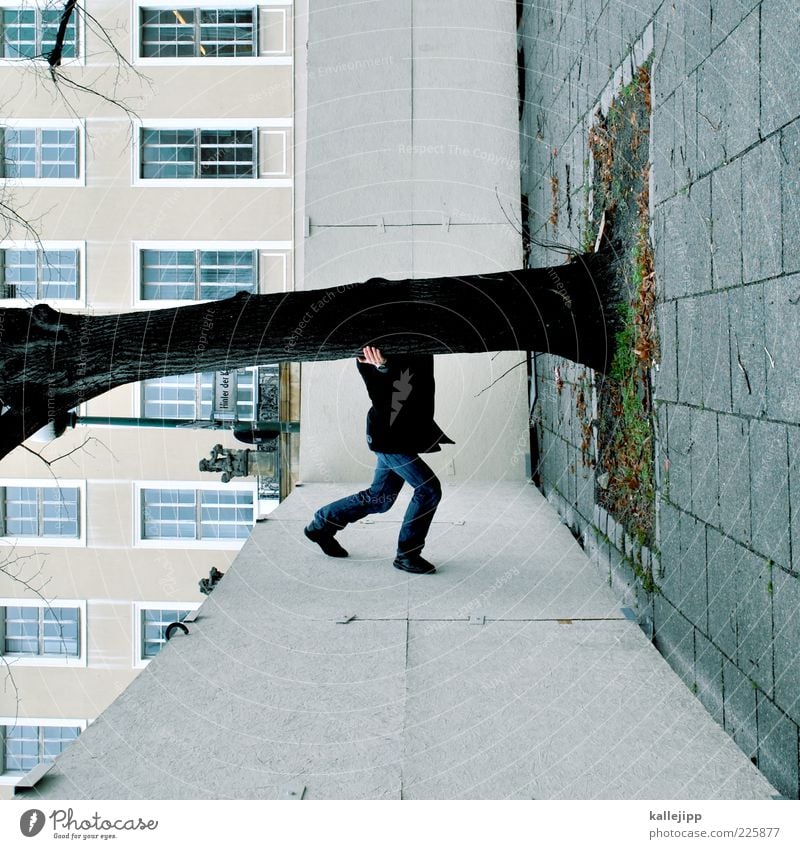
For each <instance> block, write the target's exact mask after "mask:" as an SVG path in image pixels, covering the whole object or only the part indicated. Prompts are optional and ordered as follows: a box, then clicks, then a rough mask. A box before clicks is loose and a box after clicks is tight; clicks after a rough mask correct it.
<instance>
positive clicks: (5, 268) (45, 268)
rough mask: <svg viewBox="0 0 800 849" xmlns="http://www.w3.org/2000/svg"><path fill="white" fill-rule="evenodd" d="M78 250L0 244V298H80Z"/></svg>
mask: <svg viewBox="0 0 800 849" xmlns="http://www.w3.org/2000/svg"><path fill="white" fill-rule="evenodd" d="M80 264H81V251H80V250H79V249H78V248H65V249H56V248H52V249H51V248H48V247H35V246H34V247H31V246H7V247H4V246H3V245H2V244H0V298H8V299H15V300H23V301H43V300H51V301H77V300H79V299H80V297H81V285H80V278H81V270H80Z"/></svg>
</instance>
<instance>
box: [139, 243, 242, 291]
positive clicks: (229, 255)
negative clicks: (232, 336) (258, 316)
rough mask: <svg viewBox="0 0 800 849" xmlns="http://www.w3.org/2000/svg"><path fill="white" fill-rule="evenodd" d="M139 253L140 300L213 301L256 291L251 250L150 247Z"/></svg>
mask: <svg viewBox="0 0 800 849" xmlns="http://www.w3.org/2000/svg"><path fill="white" fill-rule="evenodd" d="M139 256H140V262H141V267H140V279H141V287H142V298H143V299H144V300H148V301H150V300H156V301H158V300H166V301H187V300H188V301H203V300H211V301H216V300H218V299H220V298H229V297H230V296H231V295H235V294H236V293H237V292H257V291H258V254H257V252H256V251H253V250H153V249H145V250H142V251H141V252H140V254H139Z"/></svg>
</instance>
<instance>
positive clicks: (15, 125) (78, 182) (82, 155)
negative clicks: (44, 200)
mask: <svg viewBox="0 0 800 849" xmlns="http://www.w3.org/2000/svg"><path fill="white" fill-rule="evenodd" d="M4 127H10V128H11V129H14V130H31V129H33V130H36V129H41V130H77V148H78V149H77V156H76V160H77V168H78V176H77V177H0V186H32V187H34V186H35V187H37V188H38V187H44V186H50V187H53V188H55V187H58V186H60V187H64V188H66V187H70V186H85V185H86V121H85V120H84V119H83V118H4V117H0V130H2V129H3V128H4Z"/></svg>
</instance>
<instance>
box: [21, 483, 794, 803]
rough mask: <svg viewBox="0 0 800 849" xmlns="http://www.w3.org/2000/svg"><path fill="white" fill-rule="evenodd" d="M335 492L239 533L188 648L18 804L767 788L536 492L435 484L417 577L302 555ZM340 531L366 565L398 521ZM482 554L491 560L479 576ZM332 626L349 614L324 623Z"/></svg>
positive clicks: (762, 794)
mask: <svg viewBox="0 0 800 849" xmlns="http://www.w3.org/2000/svg"><path fill="white" fill-rule="evenodd" d="M334 489H335V487H333V486H331V485H325V484H321V485H314V486H308V487H305V486H304V487H301V488H300V489H298V490H296V491H295V493H293V494H292V495H291V496H290V497H289V499H287V501H285V502H284V503H283V504H282V505H280V506H279V507H278V508H277V510H276V511H274V513H272V514H271V518H270V519H269V520H268V521H266V522H264V523H261V524H259V525H257V526H256V528H255V530H254V532H253V534H252V537H251V539H250V540H248V542H247V544H246V545H245V547H244V549H243V550H242V552H241V553H240V555H239V556H238V557H237V559H236V561H235V563H234V564H233V566H232V567H231V568H230V569H229V571H228V573H227V574H226V575H225V577H224V578H223V579H222V581H221V582H220V583H219V585H218V586H217V588H216V589H215V590H214V592H213V594H212V595H211V596H209V598H208V599H207V601H206V602H205V604H204V605H203V607H202V608H201V610H200V615H199V618H198V619H197V621H196V622H194V623H191V624H190V625H189V630H190V633H189V635H188V636H184V635H178V636H176V637H175V638H173V640H172V641H171V642H170V643H169V644H168V645H167V646H165V648H164V649H163V650H162V652H161V653H160V654H159V655H158V656H157V657H156V658H155V659H154V660H153V661H152V662H151V664H150V665H149V666H148V668H147V669H146V670H145V671H144V673H143V674H142V675H140V676H139V677H138V678H137V679H136V680H135V681H134V682H133V684H132V685H131V686H130V687H129V688H128V689H127V690H126V691H125V692H124V693H123V694H122V696H121V697H120V698H119V699H117V701H115V702H114V703H113V704H112V705H111V706H110V707H109V708H108V710H106V711H105V712H104V713H103V715H102V716H101V717H100V718H99V719H98V720H97V721H96V722H95V723H94V724H93V725H92V726H90V727H89V728H88V729H87V730H86V731H85V732H84V733H83V734H82V735H81V737H80V738H79V740H78V741H77V743H76V744H75V745H73V746H72V747H70V748H69V749H68V750H67V751H66V752H65V753H64V754H63V755H62V756H61V757H60V758H59V760H58V762H57V764H56V766H55V768H54V769H53V770H52V771H51V773H50V774H49V776H48V777H46V778H45V779H44V780H43V781H42V782H41V783H40V784H39V785H38V786H37V788H36V789H35V790H34V791H32V792H33V794H34V795H35V796H40V797H42V798H62V799H63V798H93V799H100V798H119V799H126V798H171V799H184V798H259V799H278V798H285V797H286V792H287V788H288V787H289V786H290V785H298V784H300V785H303V786H305V787H306V788H307V789H306V796H305V798H308V799H313V798H327V799H339V798H354V799H356V798H371V799H377V798H454V797H458V798H531V797H535V798H587V799H588V798H767V797H769V795H771V794H772V793H773V792H774V791H773V789H772V788H771V787H770V785H769V784H768V783H767V781H766V780H765V779H764V778H763V776H761V775H760V774H759V773H758V771H757V770H756V769H755V767H753V766H752V765H751V764H750V762H749V761H748V760H747V758H745V757H744V756H743V755H742V754H741V752H739V751H738V750H737V749H736V747H735V745H734V743H733V741H732V740H731V739H730V738H729V737H727V736H726V735H725V734H724V733H723V731H722V730H721V729H720V728H719V726H717V725H716V724H715V723H714V721H713V720H712V719H711V717H709V716H708V714H706V713H705V711H704V709H703V708H702V706H701V705H700V703H699V702H698V701H697V700H696V699H694V697H693V696H692V695H691V694H690V692H689V691H688V690H687V689H686V687H685V686H684V685H683V683H682V682H681V681H680V679H679V678H678V676H677V675H676V674H675V673H674V672H672V671H671V669H670V668H669V666H668V665H667V663H666V662H665V660H664V659H663V658H662V657H661V655H660V654H659V653H658V651H657V650H656V649H655V648H654V647H653V646H652V645H651V644H650V643H649V642H648V641H647V639H646V637H645V636H644V634H643V633H642V631H640V630H639V628H638V627H636V625H635V624H634V623H631V622H630V621H628V620H626V619H624V618H623V617H622V616H621V614H620V612H619V610H618V609H615V608H614V602H613V599H612V598H611V595H610V592H609V590H608V588H607V587H606V585H605V582H604V579H603V577H602V576H601V575H600V574H599V573H597V572H596V571H595V570H594V569H593V568H592V567H590V566H589V563H588V560H587V558H586V557H585V555H584V554H583V552H581V551H580V549H579V548H578V547H577V544H576V543H575V541H574V540H573V539H572V537H571V535H570V534H569V532H568V531H567V530H566V528H564V527H563V526H562V525H561V524H560V523H559V521H558V518H557V515H556V514H555V512H554V511H553V510H552V508H551V507H550V506H549V505H548V504H547V503H546V501H545V500H544V498H543V497H542V496H541V495H540V494H539V493H538V491H537V490H535V489H534V488H533V487H531V486H529V485H527V484H524V483H518V484H511V483H504V484H498V485H492V484H481V483H474V484H463V485H460V486H458V487H452V488H451V491H450V492H448V493H447V497H446V498H445V500H444V501H443V503H442V519H443V521H442V522H441V523H440V524H439V525H438V526H434V533H433V539H432V542H431V549H432V552H431V553H434V552H437V551H438V552H439V553H440V554H442V558H441V559H442V562H443V565H442V571H441V572H440V573H438V574H436V575H428V576H411V575H405V574H401V573H399V572H397V571H396V570H393V569H392V568H391V560H390V557H383V558H380V559H371V560H370V559H367V558H358V557H355V558H352V560H351V559H347V560H334V559H332V558H326V557H325V556H324V555H322V554H321V553H320V552H319V551H318V550H316V547H314V548H311V547H310V545H307V544H306V543H307V541H306V540H305V539H304V538H303V537H302V535H301V531H302V522H301V521H300V520H298V518H297V517H298V515H300V514H302V515H303V516H304V517H305V514H306V511H307V509H308V504H309V503H311V502H313V503H322V502H323V501H324V500H325V498H327V496H328V495H330V494H331V493H332V491H333V490H334ZM461 521H463V522H464V524H458V522H461ZM349 530H352V531H353V533H352V534H351V538H352V539H354V540H355V539H356V537H357V536H358V535H359V534H360V535H363V537H364V541H365V542H366V541H367V538H368V542H369V547H370V548H372V547H374V546H375V544H376V543H380V542H385V543H387V544H388V542H390V541H391V540H393V538H394V534H395V531H396V524H394V523H389V522H383V521H381V522H375V523H374V524H372V525H367V524H364V525H362V526H361V527H357V528H356V527H354V528H352V529H349ZM358 545H360V542H359V541H356V543H355V544H354V545H353V548H354V549H355V548H357V547H358ZM448 546H449V548H448ZM484 547H485V549H487V550H488V549H493V550H494V552H495V560H493V561H488V559H487V560H485V561H483V562H480V563H479V562H478V561H479V560H480V558H476V551H477V552H480V551H482V550H484ZM448 551H449V559H448V554H447V552H448ZM426 552H427V549H426ZM558 552H561V554H560V555H559V554H558ZM504 575H510V576H511V578H509V579H508V580H504V579H503V576H504ZM512 578H513V580H512ZM470 598H471V599H479V602H480V605H479V606H480V609H479V610H478V609H475V610H473V609H466V608H465V606H464V605H465V599H470ZM521 611H524V612H525V614H526V616H527V617H528V618H527V619H526V620H522V619H521V618H519V614H520V612H521ZM345 613H351V614H352V613H355V614H356V618H355V619H354V620H352V621H350V622H349V623H347V624H338V623H337V622H336V618H337V617H338V616H340V615H341V614H345ZM432 613H435V614H436V616H437V617H438V618H437V619H435V620H434V619H432V618H430V617H431V614H432ZM487 613H488V614H490V615H489V616H488V617H487V621H485V622H484V623H483V624H471V623H470V622H469V621H466V618H467V617H468V616H469V615H474V614H487ZM587 613H589V614H591V615H593V616H595V617H600V618H599V619H595V620H594V621H585V620H582V619H581V617H582V616H586V615H587ZM556 614H557V616H556ZM554 617H555V619H554ZM556 620H562V621H556ZM785 731H786V729H784V732H785ZM784 736H785V734H784Z"/></svg>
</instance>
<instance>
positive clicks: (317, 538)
mask: <svg viewBox="0 0 800 849" xmlns="http://www.w3.org/2000/svg"><path fill="white" fill-rule="evenodd" d="M303 533H304V534H305V535H306V536H307V537H308V538H309V539H310V540H311V542H315V543H316V544H317V545H318V546H319V547H320V548H321V549H322V550H323V551H324V552H325V554H327V555H328V557H347V550H346V549H344V548H342V547H341V545H339V543H338V542H336V540H335V539H334V538H333V534H329V533H327V531H316V530H314V528H312V527H311V525H309V526H308V527H307V528H303Z"/></svg>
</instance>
